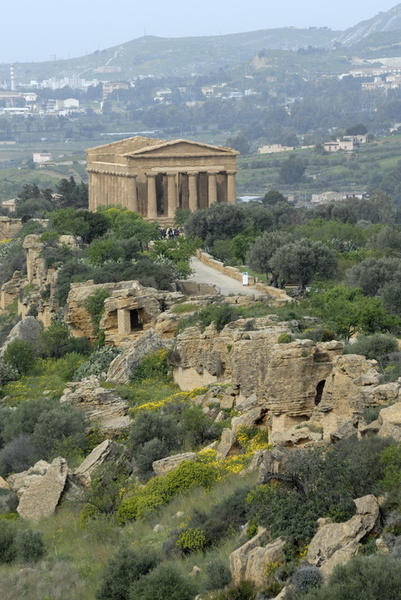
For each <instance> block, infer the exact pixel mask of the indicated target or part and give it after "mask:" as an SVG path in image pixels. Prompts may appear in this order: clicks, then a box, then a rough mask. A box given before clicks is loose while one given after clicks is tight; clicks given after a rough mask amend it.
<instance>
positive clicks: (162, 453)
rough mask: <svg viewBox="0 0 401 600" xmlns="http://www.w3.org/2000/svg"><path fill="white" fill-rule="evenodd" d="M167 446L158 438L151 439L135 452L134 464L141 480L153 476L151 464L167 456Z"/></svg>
mask: <svg viewBox="0 0 401 600" xmlns="http://www.w3.org/2000/svg"><path fill="white" fill-rule="evenodd" d="M169 453H170V452H169V450H168V448H167V445H166V443H165V442H163V440H161V439H160V438H153V439H152V440H149V441H148V442H145V443H144V444H143V445H142V446H141V447H140V448H139V449H138V450H137V451H136V452H135V464H136V466H137V468H138V474H139V475H141V476H142V478H149V477H150V476H151V475H153V474H154V473H153V471H152V464H153V463H154V461H155V460H160V459H161V458H165V457H166V456H168V455H169Z"/></svg>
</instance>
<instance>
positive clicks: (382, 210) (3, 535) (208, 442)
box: [0, 185, 401, 600]
mask: <svg viewBox="0 0 401 600" xmlns="http://www.w3.org/2000/svg"><path fill="white" fill-rule="evenodd" d="M78 187H79V186H75V185H74V186H73V189H74V193H77V194H78V192H79V190H77V188H78ZM25 191H26V192H29V190H25ZM30 191H32V190H30ZM39 192H40V194H41V195H39V196H38V198H39V200H38V198H37V199H36V202H39V204H40V203H42V204H43V202H47V203H48V204H47V205H46V206H50V208H51V210H47V211H46V213H45V214H44V215H43V217H41V218H39V217H34V218H31V219H24V220H22V219H18V218H16V217H11V216H5V217H2V218H1V219H0V236H1V239H0V286H1V287H0V348H1V349H0V591H1V595H2V598H3V597H4V598H5V599H7V600H14V599H15V600H16V599H17V598H21V597H24V594H27V593H28V594H29V598H31V599H32V600H36V599H37V600H43V599H44V598H52V599H53V598H54V599H56V598H57V599H60V600H64V599H65V600H67V598H68V600H133V599H134V598H141V599H143V600H147V599H149V600H151V599H152V600H153V598H159V599H160V600H167V599H168V600H170V599H172V600H175V599H176V600H186V599H187V600H194V599H195V598H196V599H197V600H235V599H237V600H263V599H267V598H269V599H270V598H271V599H273V598H275V599H277V600H285V599H287V600H313V599H314V600H321V599H323V598H324V599H330V598H333V599H334V598H336V599H342V598H343V599H344V600H345V599H346V598H350V597H352V598H353V600H354V599H356V600H358V599H359V598H361V599H362V598H367V597H369V596H368V595H367V594H368V590H369V589H370V588H375V589H379V590H380V594H381V596H380V598H383V599H386V598H389V599H390V598H396V597H398V596H397V594H398V593H399V586H400V581H399V573H400V572H401V569H400V566H401V563H400V550H399V548H400V547H401V536H400V531H399V524H400V519H401V500H400V492H399V490H400V482H401V466H400V465H401V446H400V442H401V352H400V336H401V306H400V303H399V296H400V294H399V292H400V291H401V290H400V289H399V288H400V285H401V260H400V258H399V252H400V249H401V225H400V222H401V218H400V214H399V213H400V209H399V206H398V205H397V204H396V203H394V202H393V198H392V197H391V196H390V195H386V194H383V193H381V192H378V193H377V194H376V195H372V196H371V197H370V198H359V199H358V198H347V199H346V200H336V201H332V202H329V203H327V204H322V205H319V206H316V207H314V208H302V207H297V208H296V207H295V206H294V205H293V204H291V203H290V202H289V201H288V199H287V198H286V197H284V196H283V195H282V194H281V193H280V192H278V191H276V190H270V191H269V192H268V193H266V195H265V196H264V197H263V198H261V199H260V200H257V201H256V200H255V201H252V202H249V203H246V204H245V203H243V204H241V203H238V204H234V203H229V202H218V203H213V204H211V206H208V207H205V208H203V209H201V210H198V211H194V212H191V211H189V210H186V211H185V210H182V209H181V210H180V209H179V210H176V211H175V215H174V222H173V223H172V224H171V225H170V226H169V228H168V229H164V228H163V225H164V224H163V223H159V224H157V223H155V222H152V221H149V220H146V219H145V218H143V217H142V216H140V215H139V214H137V213H134V212H131V211H130V210H128V209H127V208H123V207H116V206H103V207H102V206H101V207H99V208H98V210H97V212H89V211H87V210H85V209H84V208H77V207H75V208H72V207H71V206H65V205H64V206H63V201H64V200H63V198H60V196H58V195H54V196H51V197H50V196H49V197H48V199H44V194H43V191H41V190H39ZM81 192H82V189H81V191H80V193H81ZM18 202H19V206H20V207H23V206H24V205H26V208H27V209H28V208H29V206H30V204H29V203H31V202H32V198H29V193H27V194H25V195H24V194H21V195H20V196H19V200H18ZM39 204H38V205H39ZM60 205H61V206H60ZM199 264H202V265H203V267H204V268H206V269H210V272H212V271H213V272H214V273H217V274H218V277H219V278H220V279H221V282H223V278H226V277H227V278H228V279H229V280H230V281H232V282H233V284H232V285H233V287H232V290H235V291H226V292H225V293H224V294H223V293H222V289H223V285H222V286H221V288H219V286H218V285H217V286H216V285H213V284H211V283H205V282H204V281H203V280H201V277H200V275H199V273H200V271H199V270H198V269H199V266H198V265H199ZM245 275H246V278H244V277H245ZM234 284H235V285H236V286H238V285H239V291H237V288H235V287H234ZM224 289H225V288H224ZM229 289H231V288H229ZM376 597H377V598H379V596H375V595H374V596H372V598H376Z"/></svg>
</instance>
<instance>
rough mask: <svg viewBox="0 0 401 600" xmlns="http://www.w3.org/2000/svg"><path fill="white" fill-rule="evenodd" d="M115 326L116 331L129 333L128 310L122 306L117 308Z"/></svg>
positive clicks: (129, 317)
mask: <svg viewBox="0 0 401 600" xmlns="http://www.w3.org/2000/svg"><path fill="white" fill-rule="evenodd" d="M117 326H118V333H120V334H124V333H131V314H130V311H129V310H126V309H124V308H118V309H117Z"/></svg>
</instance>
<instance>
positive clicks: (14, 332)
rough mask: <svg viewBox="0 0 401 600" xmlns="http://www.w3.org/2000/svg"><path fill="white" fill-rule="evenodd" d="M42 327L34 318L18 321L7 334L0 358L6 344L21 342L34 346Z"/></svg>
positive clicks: (0, 350)
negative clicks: (15, 341)
mask: <svg viewBox="0 0 401 600" xmlns="http://www.w3.org/2000/svg"><path fill="white" fill-rule="evenodd" d="M42 329H43V327H42V325H41V323H39V321H37V320H36V319H35V317H25V319H22V320H21V321H19V322H18V323H17V324H16V325H15V326H14V327H13V328H12V329H11V331H10V333H9V334H8V336H7V338H6V341H5V342H4V344H3V346H2V348H1V349H0V358H1V357H2V356H3V354H4V352H5V350H6V348H7V346H8V344H10V343H11V342H13V341H14V340H17V339H18V340H23V341H26V342H31V344H33V345H34V346H36V345H37V343H38V337H39V334H40V332H41V331H42Z"/></svg>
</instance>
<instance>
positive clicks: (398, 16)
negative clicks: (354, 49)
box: [336, 4, 401, 46]
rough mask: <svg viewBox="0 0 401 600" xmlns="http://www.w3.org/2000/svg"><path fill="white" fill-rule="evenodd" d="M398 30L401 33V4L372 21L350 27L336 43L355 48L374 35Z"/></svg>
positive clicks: (381, 13)
mask: <svg viewBox="0 0 401 600" xmlns="http://www.w3.org/2000/svg"><path fill="white" fill-rule="evenodd" d="M397 30H398V31H401V4H397V5H396V6H394V7H393V8H391V9H390V10H388V11H387V12H380V13H379V14H378V15H376V16H375V17H373V18H372V19H368V20H367V21H361V22H360V23H358V24H357V25H354V26H353V27H350V28H349V29H347V30H346V31H344V32H343V33H342V34H341V35H340V36H339V37H338V38H337V39H336V42H339V43H340V44H342V45H343V46H354V45H355V44H358V42H361V40H363V39H364V38H367V37H368V36H371V35H372V34H380V33H385V32H394V31H397Z"/></svg>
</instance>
